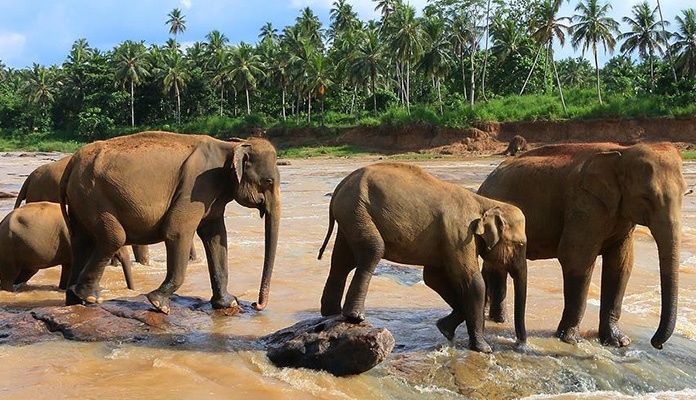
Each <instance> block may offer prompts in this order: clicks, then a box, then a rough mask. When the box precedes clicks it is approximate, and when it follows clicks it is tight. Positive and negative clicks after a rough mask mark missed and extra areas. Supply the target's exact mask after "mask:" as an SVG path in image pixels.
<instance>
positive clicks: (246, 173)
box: [232, 138, 280, 310]
mask: <svg viewBox="0 0 696 400" xmlns="http://www.w3.org/2000/svg"><path fill="white" fill-rule="evenodd" d="M276 159H277V156H276V151H275V148H274V147H273V145H271V143H269V142H268V141H267V140H265V139H259V138H250V139H249V140H246V141H244V142H241V143H240V144H239V146H237V147H235V148H234V152H233V156H232V166H233V170H234V175H235V180H236V182H237V193H236V196H235V200H236V201H237V202H238V203H239V204H241V205H243V206H245V207H250V208H256V209H258V210H259V213H260V215H261V217H262V218H265V230H266V232H265V252H264V261H263V276H262V278H261V288H260V290H259V300H258V302H257V303H254V304H253V307H254V308H255V309H256V310H263V309H264V308H265V307H266V304H267V302H268V292H269V289H270V283H271V274H272V273H273V263H274V261H275V255H276V249H277V246H278V228H279V224H280V173H279V172H278V166H277V164H276Z"/></svg>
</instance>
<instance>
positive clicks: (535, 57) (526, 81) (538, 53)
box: [520, 46, 543, 96]
mask: <svg viewBox="0 0 696 400" xmlns="http://www.w3.org/2000/svg"><path fill="white" fill-rule="evenodd" d="M542 48H543V46H539V50H537V53H536V56H534V62H532V68H530V69H529V73H528V74H527V79H525V80H524V84H523V85H522V90H520V96H522V93H524V89H525V88H526V87H527V83H529V79H530V78H531V77H532V72H534V67H536V63H537V60H539V55H540V54H541V49H542Z"/></svg>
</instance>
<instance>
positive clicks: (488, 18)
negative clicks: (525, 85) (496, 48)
mask: <svg viewBox="0 0 696 400" xmlns="http://www.w3.org/2000/svg"><path fill="white" fill-rule="evenodd" d="M490 25H491V0H488V4H487V6H486V46H485V47H486V50H485V51H484V56H483V74H482V76H481V96H482V97H483V101H488V99H487V98H486V70H487V69H488V39H489V35H490Z"/></svg>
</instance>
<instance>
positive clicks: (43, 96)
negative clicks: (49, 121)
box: [23, 63, 60, 116]
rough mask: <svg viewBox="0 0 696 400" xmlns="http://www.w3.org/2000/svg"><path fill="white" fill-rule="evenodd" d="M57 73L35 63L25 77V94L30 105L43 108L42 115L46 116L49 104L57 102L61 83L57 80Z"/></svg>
mask: <svg viewBox="0 0 696 400" xmlns="http://www.w3.org/2000/svg"><path fill="white" fill-rule="evenodd" d="M54 72H55V71H53V70H51V69H48V68H46V67H44V66H42V65H39V64H37V63H34V64H33V65H32V67H31V69H30V70H28V71H27V72H26V74H25V76H24V87H23V92H24V94H25V95H26V96H27V98H28V99H29V102H30V103H33V104H38V105H39V106H40V107H41V115H42V116H46V111H47V108H48V104H49V103H53V101H54V100H55V93H56V92H57V91H58V87H59V86H60V81H57V80H56V79H55V73H54Z"/></svg>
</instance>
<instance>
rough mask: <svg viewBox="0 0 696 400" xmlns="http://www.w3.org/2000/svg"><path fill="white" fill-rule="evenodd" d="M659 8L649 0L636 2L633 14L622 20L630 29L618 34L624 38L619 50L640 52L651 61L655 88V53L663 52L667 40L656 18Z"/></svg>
mask: <svg viewBox="0 0 696 400" xmlns="http://www.w3.org/2000/svg"><path fill="white" fill-rule="evenodd" d="M656 12H657V8H652V7H650V5H649V4H648V2H647V1H643V2H642V3H639V4H636V5H634V6H633V8H632V9H631V13H632V14H633V15H632V16H630V17H628V16H627V17H623V18H622V20H623V22H624V23H625V24H627V25H628V27H629V30H628V31H627V32H624V33H622V34H620V35H619V36H618V38H617V39H618V40H623V41H624V43H623V44H622V45H621V47H620V48H619V50H620V51H621V53H623V54H631V53H634V52H638V55H639V56H640V58H642V59H643V60H646V59H647V60H649V62H650V88H651V90H652V89H654V88H655V65H654V64H655V59H654V56H655V53H658V54H663V52H664V48H663V45H666V43H667V40H666V38H665V36H664V34H663V32H664V31H661V30H660V29H659V26H658V24H659V23H660V21H657V20H656V17H655V14H656Z"/></svg>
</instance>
